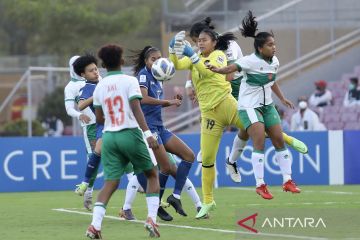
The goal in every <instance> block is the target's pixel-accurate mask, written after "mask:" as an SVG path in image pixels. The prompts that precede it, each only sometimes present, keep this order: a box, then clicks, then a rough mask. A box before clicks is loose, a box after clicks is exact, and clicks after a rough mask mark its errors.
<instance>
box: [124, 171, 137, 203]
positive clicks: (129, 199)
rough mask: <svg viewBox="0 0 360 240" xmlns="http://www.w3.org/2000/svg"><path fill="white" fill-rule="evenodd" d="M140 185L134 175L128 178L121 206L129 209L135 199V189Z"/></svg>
mask: <svg viewBox="0 0 360 240" xmlns="http://www.w3.org/2000/svg"><path fill="white" fill-rule="evenodd" d="M139 187H140V183H139V181H138V179H137V177H136V175H133V176H132V178H131V179H130V180H129V182H128V185H127V187H126V194H125V203H124V206H123V209H124V210H128V209H131V206H132V204H133V202H134V200H135V197H136V194H137V190H138V189H139Z"/></svg>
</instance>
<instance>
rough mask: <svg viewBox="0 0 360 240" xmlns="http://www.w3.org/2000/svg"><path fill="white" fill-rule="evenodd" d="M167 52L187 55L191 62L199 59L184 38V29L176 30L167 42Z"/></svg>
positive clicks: (179, 55) (178, 55)
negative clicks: (168, 42)
mask: <svg viewBox="0 0 360 240" xmlns="http://www.w3.org/2000/svg"><path fill="white" fill-rule="evenodd" d="M169 53H170V54H176V56H177V57H182V56H186V57H189V58H190V60H191V62H192V63H193V64H195V63H197V62H198V61H199V60H200V59H199V56H198V55H197V53H196V52H195V51H194V50H193V49H192V48H191V45H190V43H189V42H188V41H186V40H185V31H181V32H178V33H177V34H176V35H175V37H174V38H173V39H171V41H170V44H169Z"/></svg>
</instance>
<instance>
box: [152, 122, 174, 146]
mask: <svg viewBox="0 0 360 240" xmlns="http://www.w3.org/2000/svg"><path fill="white" fill-rule="evenodd" d="M149 129H150V131H151V132H152V133H153V134H155V135H156V136H157V140H158V143H159V144H163V145H164V144H166V143H167V142H168V141H169V140H170V138H171V137H172V136H173V134H172V132H170V131H169V130H167V129H166V128H165V127H164V126H150V125H149Z"/></svg>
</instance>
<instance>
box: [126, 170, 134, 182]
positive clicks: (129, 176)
mask: <svg viewBox="0 0 360 240" xmlns="http://www.w3.org/2000/svg"><path fill="white" fill-rule="evenodd" d="M133 176H134V172H131V173H127V174H126V177H127V179H128V181H129V182H130V179H131V178H132V177H133Z"/></svg>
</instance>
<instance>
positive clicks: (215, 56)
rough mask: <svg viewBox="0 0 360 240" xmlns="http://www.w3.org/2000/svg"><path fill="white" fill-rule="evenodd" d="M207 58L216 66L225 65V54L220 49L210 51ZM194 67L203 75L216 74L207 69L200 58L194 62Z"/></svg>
mask: <svg viewBox="0 0 360 240" xmlns="http://www.w3.org/2000/svg"><path fill="white" fill-rule="evenodd" d="M209 60H210V62H209V64H211V65H213V66H215V67H218V68H222V67H226V65H227V61H226V56H225V54H224V53H223V52H222V51H218V50H217V51H214V52H212V53H211V54H210V56H209ZM194 67H195V68H196V69H197V70H198V71H199V73H200V74H201V75H202V76H203V77H211V76H213V75H215V74H218V73H214V72H213V71H210V70H209V69H207V68H206V66H205V64H204V63H203V62H202V61H201V60H200V61H198V62H197V63H196V64H194Z"/></svg>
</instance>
